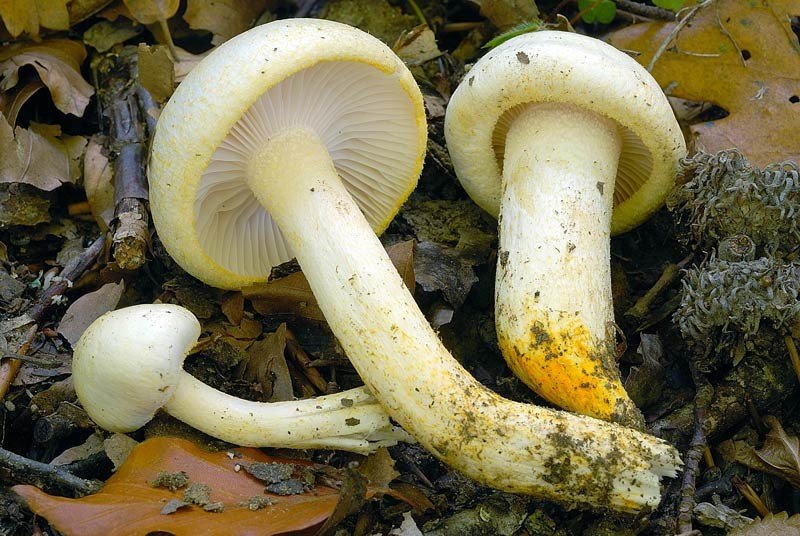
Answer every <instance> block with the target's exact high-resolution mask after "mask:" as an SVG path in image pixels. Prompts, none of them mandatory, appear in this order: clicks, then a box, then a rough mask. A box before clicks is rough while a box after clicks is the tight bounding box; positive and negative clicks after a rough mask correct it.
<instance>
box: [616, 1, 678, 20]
mask: <svg viewBox="0 0 800 536" xmlns="http://www.w3.org/2000/svg"><path fill="white" fill-rule="evenodd" d="M616 4H617V9H624V10H625V11H627V12H629V13H633V14H634V15H640V16H642V17H647V18H648V19H657V20H675V13H673V12H672V11H670V10H668V9H664V8H662V7H658V6H649V5H647V4H642V3H640V2H633V1H632V0H617V1H616Z"/></svg>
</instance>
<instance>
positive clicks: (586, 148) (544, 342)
mask: <svg viewBox="0 0 800 536" xmlns="http://www.w3.org/2000/svg"><path fill="white" fill-rule="evenodd" d="M445 135H446V137H447V147H448V149H449V151H450V154H451V156H452V159H453V165H454V167H455V170H456V173H457V175H458V178H459V180H460V181H461V183H462V185H463V186H464V188H465V189H466V190H467V192H468V193H469V194H470V196H471V197H472V199H473V200H474V201H475V202H476V203H477V204H478V205H480V206H481V207H483V208H484V209H485V210H486V211H488V212H489V213H491V214H493V215H495V216H498V218H499V227H500V229H499V234H500V252H499V255H498V264H497V286H496V295H495V305H496V311H495V317H496V322H497V336H498V342H499V344H500V348H501V349H502V351H503V355H504V356H505V358H506V361H508V363H509V365H510V367H511V369H512V370H513V371H514V372H515V373H516V374H517V376H519V377H520V378H521V379H522V380H524V381H525V382H526V383H527V384H528V385H529V386H530V387H531V388H533V389H534V390H535V391H536V392H538V393H539V394H540V395H542V396H543V397H545V398H547V399H548V400H550V401H552V402H554V403H556V404H558V405H560V406H561V407H564V408H566V409H569V410H572V411H576V412H579V413H584V414H587V415H592V416H594V417H598V418H601V419H607V420H614V421H617V422H621V423H625V424H629V425H633V426H642V425H643V420H642V417H641V414H640V413H639V410H638V409H637V408H636V406H635V405H634V403H633V402H632V401H631V400H630V398H629V397H628V395H627V393H626V392H625V389H624V388H623V386H622V383H621V382H620V378H619V371H618V370H617V366H616V363H615V361H614V351H613V349H614V334H615V329H614V315H613V307H612V299H611V273H610V270H611V268H610V234H615V233H621V232H624V231H628V230H630V229H632V228H633V227H635V226H636V225H638V224H640V223H641V222H642V221H644V220H645V219H646V218H647V217H648V216H649V215H650V214H651V213H652V212H653V211H654V210H655V209H657V208H658V207H659V206H660V205H661V204H662V203H663V201H664V199H665V197H666V194H667V193H668V192H669V190H670V188H671V186H672V184H673V182H674V177H675V171H676V168H677V165H678V161H679V159H680V158H681V157H682V156H683V155H684V153H685V151H686V149H685V146H684V141H683V137H682V135H681V131H680V128H679V127H678V124H677V122H676V120H675V117H674V116H673V114H672V110H671V109H670V106H669V103H668V102H667V99H666V97H665V96H664V94H663V93H662V92H661V89H660V88H659V87H658V84H657V83H656V81H655V80H653V78H652V77H651V76H650V75H649V74H648V73H647V71H645V70H644V68H642V67H641V66H640V65H639V64H638V63H636V62H635V61H634V60H633V59H631V58H629V57H628V56H627V55H626V54H624V53H623V52H620V51H618V50H616V49H615V48H614V47H612V46H610V45H607V44H605V43H603V42H602V41H598V40H596V39H592V38H589V37H585V36H581V35H578V34H572V33H566V32H549V31H548V32H536V33H531V34H525V35H522V36H519V37H515V38H513V39H511V40H509V41H507V42H505V43H503V44H502V45H500V46H498V47H497V48H495V49H493V50H492V51H491V52H489V53H488V54H486V56H484V57H483V58H481V59H480V60H479V61H478V62H477V63H476V64H475V66H474V67H473V68H472V69H471V70H470V71H469V72H468V73H467V74H466V76H465V78H464V80H463V81H462V83H461V84H460V85H459V87H458V89H457V90H456V91H455V92H454V94H453V97H452V99H451V100H450V104H449V107H448V109H447V115H446V118H445ZM612 206H614V210H613V212H614V214H613V218H612Z"/></svg>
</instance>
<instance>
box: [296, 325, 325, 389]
mask: <svg viewBox="0 0 800 536" xmlns="http://www.w3.org/2000/svg"><path fill="white" fill-rule="evenodd" d="M286 349H287V350H288V352H287V354H288V355H289V357H290V358H292V359H293V360H294V361H295V362H296V363H297V366H298V368H299V369H300V371H301V372H302V373H303V374H304V375H305V377H306V378H308V381H310V382H311V383H312V384H313V385H314V387H316V388H317V390H318V391H319V392H320V393H324V392H326V389H327V387H328V382H327V381H325V378H323V377H322V374H320V372H319V371H318V370H317V369H316V368H314V367H310V366H309V363H311V357H310V356H309V355H308V354H307V353H306V351H305V350H304V349H303V347H302V346H300V343H299V342H298V341H297V339H296V338H295V336H294V334H293V333H292V332H291V331H289V330H288V329H287V330H286Z"/></svg>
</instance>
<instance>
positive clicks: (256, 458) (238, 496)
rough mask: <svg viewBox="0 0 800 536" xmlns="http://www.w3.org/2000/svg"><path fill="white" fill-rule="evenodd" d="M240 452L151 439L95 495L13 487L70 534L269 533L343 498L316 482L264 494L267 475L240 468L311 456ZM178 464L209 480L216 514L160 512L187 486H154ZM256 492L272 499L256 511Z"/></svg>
mask: <svg viewBox="0 0 800 536" xmlns="http://www.w3.org/2000/svg"><path fill="white" fill-rule="evenodd" d="M234 452H235V453H236V456H235V457H233V458H231V457H230V456H229V455H228V453H226V452H207V451H204V450H202V449H200V448H198V447H197V446H195V445H194V444H192V443H190V442H189V441H186V440H183V439H176V438H166V437H160V438H153V439H149V440H147V441H145V442H143V443H141V444H139V445H138V446H136V447H135V448H134V449H133V451H132V453H131V455H130V456H129V457H128V459H127V460H126V461H125V463H124V464H123V465H122V467H120V469H119V471H117V472H116V473H115V474H114V475H113V476H112V477H111V478H109V479H108V481H107V482H106V484H105V486H104V487H103V489H102V490H100V492H98V493H96V494H94V495H89V496H87V497H82V498H80V499H69V498H65V497H55V496H52V495H48V494H46V493H44V492H43V491H41V490H40V489H39V488H36V487H35V486H27V485H19V486H14V487H13V488H12V489H13V490H14V491H15V492H16V493H17V494H19V495H21V496H22V497H23V498H24V499H25V501H26V502H27V503H28V506H29V507H30V508H31V510H32V511H33V512H34V513H36V514H37V515H40V516H42V517H44V518H45V519H47V521H48V522H49V523H50V524H51V525H52V526H53V527H54V528H55V529H56V530H58V531H59V532H61V533H62V534H65V535H66V536H69V535H81V536H93V535H98V536H101V535H102V536H105V535H107V534H116V535H120V536H123V535H127V534H148V533H151V532H156V531H160V532H168V533H171V534H174V535H175V536H184V535H185V536H202V535H215V534H226V535H230V536H245V535H259V536H269V535H272V534H285V533H294V532H296V531H302V530H306V529H309V528H311V527H316V526H318V525H320V524H322V523H323V522H324V521H325V520H326V519H327V518H328V516H330V515H331V513H332V512H333V510H334V508H335V506H336V503H337V501H338V499H339V492H338V491H337V490H335V489H333V488H330V487H327V486H324V485H320V484H316V485H314V486H313V488H312V489H310V490H309V491H305V492H303V493H301V494H298V495H285V496H279V495H275V494H271V493H265V491H264V489H265V485H266V484H265V482H263V481H261V480H258V479H256V478H255V477H253V476H251V475H250V474H248V473H247V471H245V470H241V467H242V466H244V465H246V464H250V463H253V462H264V463H271V462H277V463H280V464H292V465H293V466H295V467H302V466H308V465H310V464H308V462H305V461H302V460H289V459H282V458H275V457H271V456H267V455H266V454H264V453H263V452H261V451H260V450H257V449H250V448H237V449H235V450H234ZM237 466H239V467H240V470H239V471H236V469H235V468H236V467H237ZM180 471H183V472H184V473H186V476H187V477H188V480H189V483H196V484H206V485H207V486H209V487H210V494H209V500H210V501H211V502H212V503H216V502H220V503H222V505H223V510H222V511H221V512H219V513H210V512H207V511H205V510H203V509H202V508H201V507H199V506H195V505H186V506H183V507H181V508H178V509H177V510H175V511H174V513H171V514H166V515H165V514H162V513H161V511H162V508H164V507H165V505H167V504H168V503H169V502H170V501H182V500H183V498H184V495H183V493H184V491H185V488H180V489H176V490H175V491H170V490H169V489H167V488H164V487H153V485H152V483H153V482H154V481H155V480H156V478H157V476H158V475H159V473H161V472H169V473H179V472H180ZM254 497H259V498H267V499H269V500H270V501H271V503H272V504H269V505H265V506H263V502H264V501H262V506H263V507H261V508H259V509H257V510H251V509H250V508H248V506H247V505H246V504H245V503H247V502H248V501H250V502H251V503H253V502H254V501H252V500H251V499H253V498H254ZM255 502H256V503H257V501H255ZM172 504H176V503H172Z"/></svg>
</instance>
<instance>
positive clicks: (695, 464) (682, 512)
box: [678, 404, 707, 533]
mask: <svg viewBox="0 0 800 536" xmlns="http://www.w3.org/2000/svg"><path fill="white" fill-rule="evenodd" d="M705 420H706V415H705V410H704V409H702V408H700V404H697V406H696V409H695V412H694V435H693V436H692V442H691V444H690V445H689V450H688V451H687V453H686V456H684V460H685V465H684V468H683V481H682V482H681V502H680V504H679V505H678V532H680V533H689V532H691V531H692V512H693V511H694V505H695V499H694V494H695V483H696V480H697V475H698V474H699V473H700V460H701V459H702V458H703V452H704V451H705V450H706V448H707V447H706V435H705V432H704V431H703V426H704V424H705Z"/></svg>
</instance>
